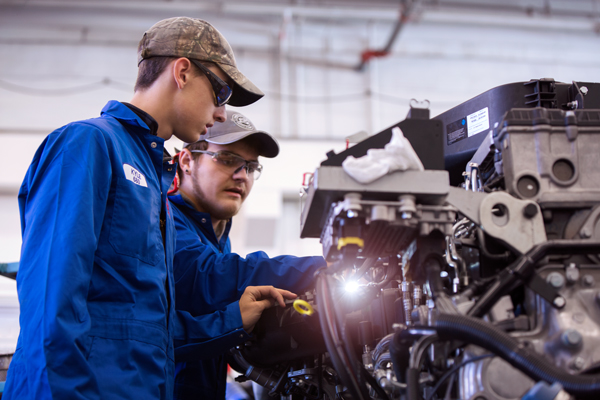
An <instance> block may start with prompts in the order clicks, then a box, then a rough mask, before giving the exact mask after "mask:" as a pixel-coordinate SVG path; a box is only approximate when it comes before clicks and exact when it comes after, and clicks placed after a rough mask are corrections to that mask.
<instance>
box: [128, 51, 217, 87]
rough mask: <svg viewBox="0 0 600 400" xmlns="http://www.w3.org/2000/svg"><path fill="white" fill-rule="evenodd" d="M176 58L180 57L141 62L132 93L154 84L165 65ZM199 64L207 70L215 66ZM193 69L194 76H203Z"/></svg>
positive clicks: (147, 59) (196, 68)
mask: <svg viewBox="0 0 600 400" xmlns="http://www.w3.org/2000/svg"><path fill="white" fill-rule="evenodd" d="M178 58H181V57H152V58H146V59H144V60H142V62H141V63H140V65H139V67H138V76H137V80H136V82H135V86H134V88H133V91H134V92H137V91H138V90H146V89H148V88H149V87H150V86H152V84H153V83H154V82H156V80H157V79H158V77H159V76H160V74H162V73H163V71H164V70H165V68H167V65H169V63H170V62H171V61H173V60H177V59H178ZM192 64H193V63H192ZM200 64H202V65H204V66H205V67H207V68H209V67H210V66H211V65H215V64H214V63H211V62H207V61H200ZM193 69H194V71H195V72H196V74H198V75H203V74H202V73H201V72H200V71H199V69H198V67H196V66H194V68H193Z"/></svg>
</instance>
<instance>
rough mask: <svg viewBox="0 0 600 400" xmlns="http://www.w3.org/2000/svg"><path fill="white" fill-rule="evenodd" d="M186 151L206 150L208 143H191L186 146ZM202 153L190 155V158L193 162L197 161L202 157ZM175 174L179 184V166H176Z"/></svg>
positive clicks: (180, 175) (180, 177)
mask: <svg viewBox="0 0 600 400" xmlns="http://www.w3.org/2000/svg"><path fill="white" fill-rule="evenodd" d="M186 149H188V150H206V149H208V142H206V141H204V140H202V141H200V142H196V143H192V144H190V145H188V146H186ZM202 155H203V154H202V153H192V157H193V158H194V160H196V159H198V157H200V156H202ZM177 174H178V175H179V182H181V181H182V178H183V171H182V170H181V167H180V164H179V163H178V164H177Z"/></svg>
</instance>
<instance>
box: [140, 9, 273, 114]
mask: <svg viewBox="0 0 600 400" xmlns="http://www.w3.org/2000/svg"><path fill="white" fill-rule="evenodd" d="M152 57H186V58H191V59H194V60H199V61H208V62H212V63H215V64H217V65H218V66H219V68H221V70H222V71H223V72H225V74H227V76H229V77H230V78H231V79H232V80H233V81H234V82H235V84H234V85H233V87H232V88H231V89H232V90H233V93H232V95H231V98H230V99H229V103H228V104H230V105H232V106H235V107H241V106H247V105H248V104H252V103H254V102H255V101H257V100H258V99H260V98H261V97H263V96H264V93H263V92H262V91H261V90H260V89H259V88H257V87H256V86H255V85H254V84H253V83H252V82H250V80H249V79H248V78H246V77H245V76H244V75H243V74H242V73H241V72H240V71H239V70H238V68H237V64H236V62H235V57H234V56H233V50H232V49H231V46H230V45H229V43H228V42H227V40H226V39H225V37H224V36H223V35H222V34H221V32H219V31H218V30H217V29H216V28H215V27H214V26H212V25H211V24H209V23H208V22H206V21H203V20H201V19H196V18H188V17H175V18H168V19H164V20H162V21H159V22H157V23H156V24H155V25H154V26H152V27H151V28H150V29H148V31H147V32H146V33H144V37H143V38H142V40H141V41H140V44H139V46H138V65H139V64H140V63H141V62H142V61H143V60H145V59H147V58H152Z"/></svg>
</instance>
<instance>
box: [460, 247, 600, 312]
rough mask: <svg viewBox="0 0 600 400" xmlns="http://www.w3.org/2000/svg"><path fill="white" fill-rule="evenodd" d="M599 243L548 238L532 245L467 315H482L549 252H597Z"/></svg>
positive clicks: (532, 269) (528, 273) (499, 276)
mask: <svg viewBox="0 0 600 400" xmlns="http://www.w3.org/2000/svg"><path fill="white" fill-rule="evenodd" d="M598 253H600V243H598V242H591V241H585V240H549V241H547V242H544V243H541V244H538V245H536V246H534V247H533V248H532V249H531V250H530V251H528V252H527V253H526V254H523V255H521V256H520V257H519V258H518V259H517V260H516V261H515V262H513V263H512V264H511V265H509V266H508V267H507V268H506V269H504V270H503V271H502V272H500V273H499V274H498V275H497V276H496V278H495V280H494V282H492V283H491V284H490V287H489V288H488V289H487V291H486V292H485V293H484V294H483V295H482V296H481V297H480V298H479V300H478V301H477V303H475V305H474V306H473V307H472V308H471V309H470V310H469V312H468V315H470V316H473V317H479V318H481V317H483V316H484V315H485V314H487V313H488V312H489V310H490V309H491V308H492V306H493V305H494V304H496V302H497V301H498V300H499V299H500V298H501V297H502V296H504V295H505V294H507V293H508V292H509V291H510V289H511V288H512V287H513V286H514V285H515V283H518V281H527V279H529V277H530V276H531V274H532V273H533V272H534V271H535V266H536V264H537V263H538V262H540V260H542V258H544V257H546V256H547V255H549V254H598Z"/></svg>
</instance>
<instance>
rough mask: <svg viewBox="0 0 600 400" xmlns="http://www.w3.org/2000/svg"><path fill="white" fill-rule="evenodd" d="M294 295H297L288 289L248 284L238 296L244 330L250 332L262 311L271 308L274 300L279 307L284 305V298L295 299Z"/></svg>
mask: <svg viewBox="0 0 600 400" xmlns="http://www.w3.org/2000/svg"><path fill="white" fill-rule="evenodd" d="M296 297H298V296H297V295H295V294H294V293H292V292H290V291H287V290H283V289H277V288H274V287H273V286H248V287H247V288H246V290H244V293H243V294H242V297H241V298H240V313H241V314H242V325H243V326H244V330H245V331H246V332H248V333H250V332H252V329H254V325H256V323H257V322H258V319H259V318H260V316H261V314H262V312H263V311H264V310H266V309H267V308H271V307H272V306H273V305H274V304H275V302H276V301H277V303H279V305H280V306H281V307H285V300H284V298H286V299H295V298H296Z"/></svg>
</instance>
